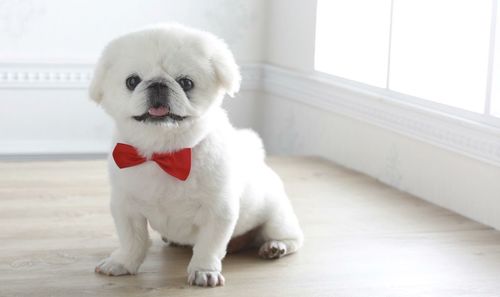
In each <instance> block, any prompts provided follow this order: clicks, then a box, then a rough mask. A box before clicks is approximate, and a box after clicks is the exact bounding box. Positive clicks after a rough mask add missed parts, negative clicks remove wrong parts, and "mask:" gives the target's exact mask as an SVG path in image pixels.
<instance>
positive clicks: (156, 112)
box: [148, 106, 170, 117]
mask: <svg viewBox="0 0 500 297" xmlns="http://www.w3.org/2000/svg"><path fill="white" fill-rule="evenodd" d="M169 111H170V110H169V109H168V107H165V106H162V107H158V108H153V107H151V108H150V109H148V113H149V114H150V115H152V116H154V117H162V116H166V115H167V114H168V113H169Z"/></svg>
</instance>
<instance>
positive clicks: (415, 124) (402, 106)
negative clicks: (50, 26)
mask: <svg viewBox="0 0 500 297" xmlns="http://www.w3.org/2000/svg"><path fill="white" fill-rule="evenodd" d="M92 70H93V65H92V64H56V63H45V64H44V63H35V64H29V63H0V90H1V89H12V88H15V89H37V88H39V89H67V88H75V89H86V88H87V87H88V85H89V83H90V79H91V77H92ZM241 72H242V76H243V83H242V90H243V91H263V92H266V93H269V94H272V95H276V96H279V97H282V98H285V99H291V100H294V101H297V102H300V103H303V104H307V105H310V106H314V107H317V108H320V109H323V110H327V111H330V112H334V113H336V114H340V115H344V116H348V117H351V118H355V119H358V120H361V121H365V122H367V123H370V124H373V125H377V126H379V127H383V128H386V129H389V130H391V131H395V132H397V133H400V134H402V135H405V136H408V137H412V138H416V139H419V140H422V141H425V142H428V143H431V144H434V145H437V146H439V147H442V148H445V149H448V150H451V151H454V152H458V153H461V154H464V155H467V156H470V157H473V158H476V159H479V160H482V161H485V162H488V163H491V164H494V165H497V166H500V129H499V128H495V127H493V126H488V125H486V124H481V123H477V122H473V121H469V120H465V119H463V118H459V117H455V116H452V115H449V114H446V113H443V112H438V111H436V110H433V109H429V108H426V107H422V106H419V105H417V104H413V103H409V102H403V101H401V100H398V99H394V98H391V97H389V96H387V95H384V94H378V93H376V92H372V91H370V90H367V89H366V88H362V87H359V86H356V85H353V84H349V83H346V82H344V81H342V80H337V79H334V78H330V77H328V78H326V77H324V76H322V75H319V74H305V73H300V72H297V71H292V70H287V69H283V68H279V67H275V66H270V65H266V64H243V65H242V67H241Z"/></svg>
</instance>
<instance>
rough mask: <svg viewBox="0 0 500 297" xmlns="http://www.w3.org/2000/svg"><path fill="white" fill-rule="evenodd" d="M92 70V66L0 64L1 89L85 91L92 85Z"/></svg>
mask: <svg viewBox="0 0 500 297" xmlns="http://www.w3.org/2000/svg"><path fill="white" fill-rule="evenodd" d="M92 69H93V65H91V64H55V63H50V64H49V63H46V64H41V63H34V64H31V63H16V64H14V63H12V64H11V63H9V64H0V89H4V88H21V89H32V88H42V89H46V88H56V89H66V88H77V89H83V88H87V87H88V85H89V83H90V79H91V77H92Z"/></svg>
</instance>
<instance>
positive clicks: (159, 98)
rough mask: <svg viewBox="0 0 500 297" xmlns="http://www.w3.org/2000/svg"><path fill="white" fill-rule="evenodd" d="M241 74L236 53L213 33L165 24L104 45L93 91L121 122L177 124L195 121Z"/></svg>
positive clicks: (230, 90)
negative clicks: (236, 61) (234, 55)
mask: <svg viewBox="0 0 500 297" xmlns="http://www.w3.org/2000/svg"><path fill="white" fill-rule="evenodd" d="M240 80H241V76H240V73H239V70H238V66H237V65H236V63H235V60H234V57H233V55H232V53H231V52H230V51H229V49H228V47H227V46H226V44H225V43H224V42H223V41H222V40H221V39H218V38H217V37H215V36H214V35H212V34H210V33H207V32H203V31H198V30H194V29H190V28H186V27H182V26H179V25H162V26H157V27H155V28H151V29H145V30H142V31H137V32H133V33H129V34H127V35H124V36H121V37H119V38H117V39H115V40H113V41H111V42H110V44H109V45H108V46H107V47H106V48H105V50H104V51H103V53H102V55H101V58H100V60H99V62H98V64H97V67H96V69H95V72H94V77H93V79H92V82H91V85H90V97H91V98H92V99H93V100H94V101H96V102H98V103H99V104H101V105H102V106H103V107H104V109H105V110H106V111H107V112H108V113H109V114H110V115H111V116H112V117H113V118H114V119H115V121H116V122H117V123H128V124H131V123H133V124H134V125H156V126H161V127H166V128H172V129H175V128H178V127H180V126H182V125H185V124H186V123H189V122H193V121H196V120H197V119H199V118H200V117H202V116H203V115H204V114H205V113H206V112H207V111H208V110H210V108H211V107H213V106H216V105H220V103H221V101H222V98H223V96H224V94H226V93H227V94H229V95H230V96H233V95H234V94H235V93H236V92H237V91H238V90H239V85H240Z"/></svg>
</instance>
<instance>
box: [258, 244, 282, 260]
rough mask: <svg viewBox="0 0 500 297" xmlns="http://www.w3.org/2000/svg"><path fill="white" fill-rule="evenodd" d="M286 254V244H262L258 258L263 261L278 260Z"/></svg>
mask: <svg viewBox="0 0 500 297" xmlns="http://www.w3.org/2000/svg"><path fill="white" fill-rule="evenodd" d="M285 254H286V244H284V243H283V242H281V241H278V240H270V241H266V242H264V244H262V246H261V247H260V249H259V256H261V257H262V258H264V259H278V258H281V257H282V256H284V255H285Z"/></svg>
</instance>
